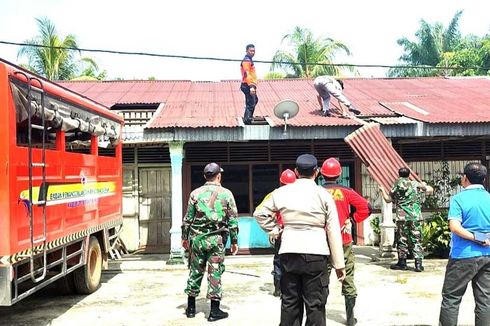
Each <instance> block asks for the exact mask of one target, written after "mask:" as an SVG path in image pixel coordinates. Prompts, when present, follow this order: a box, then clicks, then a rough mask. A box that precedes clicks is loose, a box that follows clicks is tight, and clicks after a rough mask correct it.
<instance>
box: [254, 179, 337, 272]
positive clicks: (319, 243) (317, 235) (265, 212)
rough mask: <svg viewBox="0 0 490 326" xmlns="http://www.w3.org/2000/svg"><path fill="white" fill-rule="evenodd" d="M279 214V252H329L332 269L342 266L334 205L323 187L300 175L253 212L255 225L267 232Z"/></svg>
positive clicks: (275, 191)
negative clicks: (281, 223)
mask: <svg viewBox="0 0 490 326" xmlns="http://www.w3.org/2000/svg"><path fill="white" fill-rule="evenodd" d="M276 212H279V213H280V214H281V216H282V219H283V223H284V231H283V233H282V236H281V249H280V251H279V254H285V253H299V254H313V255H314V254H316V255H330V256H331V260H332V265H333V266H334V268H336V269H338V268H344V267H345V264H344V252H343V248H342V236H341V233H340V225H339V219H338V216H337V208H336V206H335V202H334V200H333V198H332V196H331V195H330V194H329V193H328V191H327V190H325V189H324V188H322V187H320V186H318V185H317V184H316V183H315V181H314V180H312V179H306V178H301V179H298V180H296V182H294V183H292V184H289V185H285V186H282V187H280V188H278V189H276V190H274V192H273V193H272V194H271V196H270V197H269V198H267V199H265V200H264V202H263V203H262V204H261V205H260V206H259V207H257V209H256V210H255V212H254V217H255V218H256V219H257V222H258V223H259V225H260V226H261V227H262V228H263V229H264V230H266V231H267V232H270V231H271V230H272V229H273V228H274V227H275V226H278V222H277V219H276Z"/></svg>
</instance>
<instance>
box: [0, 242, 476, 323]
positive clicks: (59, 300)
mask: <svg viewBox="0 0 490 326" xmlns="http://www.w3.org/2000/svg"><path fill="white" fill-rule="evenodd" d="M355 251H356V257H357V264H356V284H357V286H358V292H359V297H358V300H357V301H358V303H357V306H356V315H357V319H358V325H373V326H379V325H437V320H438V315H439V307H440V301H441V295H440V292H441V288H442V282H443V279H444V270H445V265H446V261H445V260H426V261H424V265H425V269H426V271H425V272H423V273H415V272H413V271H392V270H390V269H389V263H390V262H373V261H372V258H373V257H375V256H376V253H377V248H374V247H356V248H355ZM166 258H167V256H164V255H146V256H145V255H128V256H126V257H124V258H123V259H122V260H120V261H112V262H111V264H110V270H108V271H105V272H104V274H103V284H102V287H101V288H100V289H99V290H98V291H97V292H96V293H94V294H92V295H89V296H78V295H77V296H58V295H57V294H54V293H53V291H44V292H43V293H39V294H35V295H34V296H31V297H30V298H27V299H26V300H24V301H21V302H19V303H17V304H16V305H15V306H13V307H0V325H83V326H92V325H93V326H95V325H104V326H106V325H144V326H150V325H186V326H187V325H189V326H190V325H205V324H207V323H208V322H207V321H206V317H207V315H208V314H209V301H207V300H206V299H205V292H206V282H205V281H206V280H205V279H204V281H203V287H202V292H201V295H200V296H199V298H198V300H197V314H196V317H195V318H193V319H187V318H186V317H185V315H184V309H185V304H186V295H185V294H184V293H183V289H184V287H185V284H186V279H187V270H186V267H185V266H175V265H166ZM226 263H227V264H226V272H225V274H224V278H223V283H224V291H225V292H224V298H223V301H222V304H221V306H222V309H223V310H226V311H228V312H229V313H230V317H229V318H228V319H224V320H221V321H217V322H215V323H214V324H216V325H247V326H251V325H278V324H279V315H280V300H279V299H278V298H275V297H273V296H272V295H271V293H272V289H273V285H272V276H271V274H270V272H271V269H272V256H271V255H263V256H235V257H229V256H228V257H227V258H226ZM473 309H474V304H473V297H472V291H471V286H470V287H469V289H468V291H467V293H466V295H465V297H464V299H463V302H462V304H461V308H460V317H459V322H460V325H472V324H474V318H473ZM344 322H345V312H344V301H343V297H342V296H341V294H340V284H339V283H338V282H337V281H336V280H334V277H333V276H332V279H331V286H330V296H329V298H328V303H327V324H328V325H343V324H344Z"/></svg>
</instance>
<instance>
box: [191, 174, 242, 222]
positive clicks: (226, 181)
mask: <svg viewBox="0 0 490 326" xmlns="http://www.w3.org/2000/svg"><path fill="white" fill-rule="evenodd" d="M203 168H204V167H203ZM222 168H223V170H224V171H225V172H223V174H222V181H221V183H222V184H223V187H226V188H228V189H230V191H231V192H232V193H233V196H234V197H235V201H236V206H237V208H238V213H241V214H243V213H249V212H250V196H249V177H248V168H249V166H248V165H223V166H222ZM201 171H202V169H201ZM201 173H202V172H201Z"/></svg>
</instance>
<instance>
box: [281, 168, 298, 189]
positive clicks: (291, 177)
mask: <svg viewBox="0 0 490 326" xmlns="http://www.w3.org/2000/svg"><path fill="white" fill-rule="evenodd" d="M295 181H296V174H294V171H293V170H290V169H286V170H284V171H282V173H281V177H280V178H279V182H281V185H288V184H290V183H294V182H295Z"/></svg>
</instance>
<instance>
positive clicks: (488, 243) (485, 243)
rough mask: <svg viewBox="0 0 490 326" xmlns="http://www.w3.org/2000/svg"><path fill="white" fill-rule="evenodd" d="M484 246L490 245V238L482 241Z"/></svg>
mask: <svg viewBox="0 0 490 326" xmlns="http://www.w3.org/2000/svg"><path fill="white" fill-rule="evenodd" d="M482 246H484V247H489V246H490V239H487V240H485V242H483V243H482Z"/></svg>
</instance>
